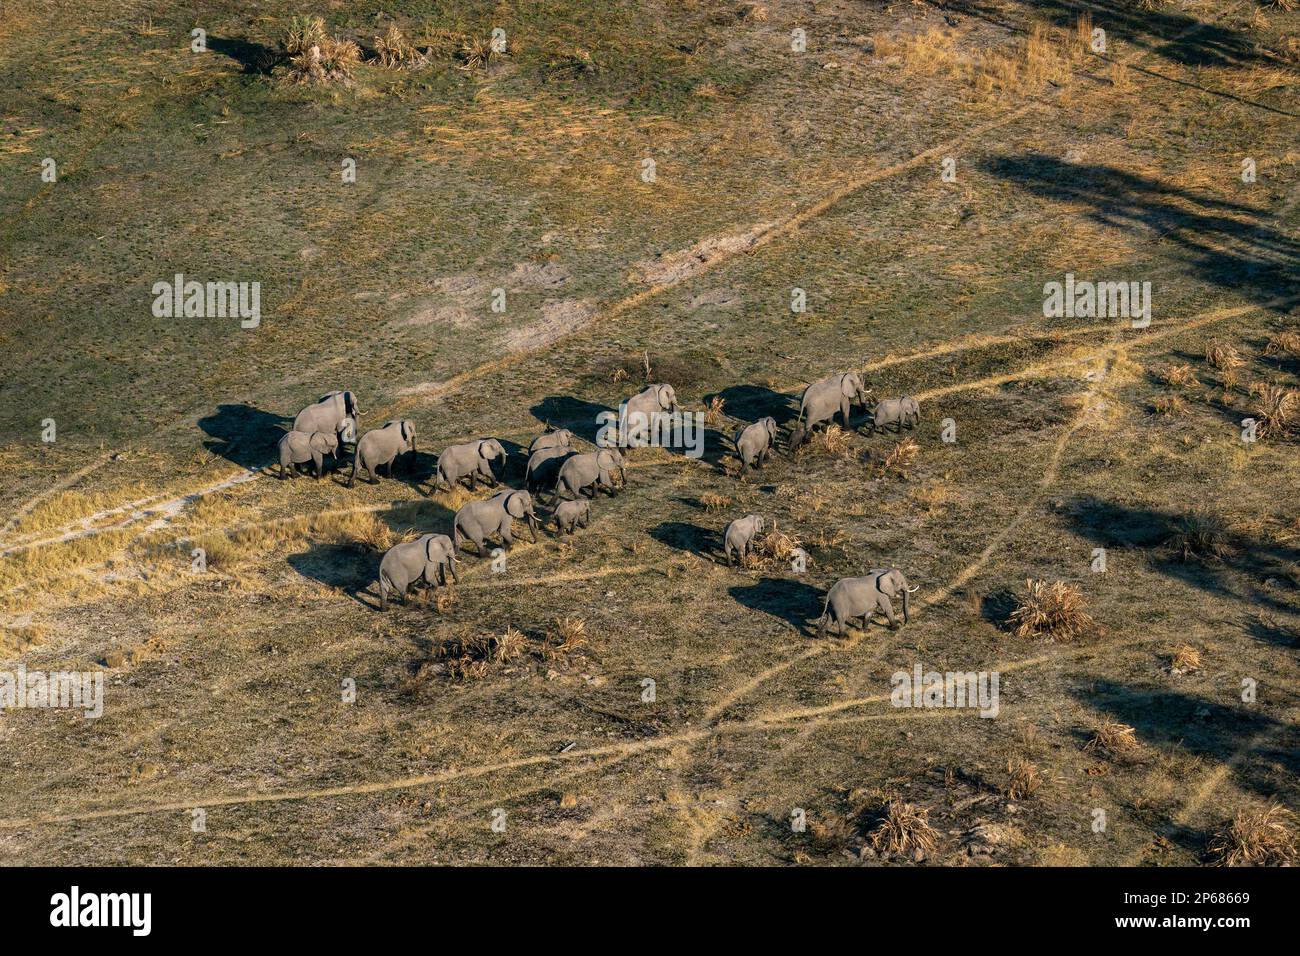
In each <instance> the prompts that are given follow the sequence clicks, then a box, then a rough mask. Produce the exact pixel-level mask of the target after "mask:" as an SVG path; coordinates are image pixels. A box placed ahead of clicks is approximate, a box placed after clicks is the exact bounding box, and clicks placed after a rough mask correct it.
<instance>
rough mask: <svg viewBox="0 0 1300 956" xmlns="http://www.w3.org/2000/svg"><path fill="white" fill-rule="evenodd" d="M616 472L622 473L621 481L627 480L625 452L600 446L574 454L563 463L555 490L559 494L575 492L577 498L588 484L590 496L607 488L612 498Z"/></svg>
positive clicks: (559, 495)
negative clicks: (624, 466) (624, 468)
mask: <svg viewBox="0 0 1300 956" xmlns="http://www.w3.org/2000/svg"><path fill="white" fill-rule="evenodd" d="M615 472H617V473H618V477H619V483H620V484H626V478H625V476H624V474H623V455H622V453H620V452H619V450H618V449H617V448H600V449H598V450H596V451H589V452H584V453H582V454H581V455H574V456H573V457H572V458H569V459H567V460H566V461H565V462H564V464H562V465H561V466H560V476H559V477H558V478H557V479H556V481H555V494H556V496H558V497H568V496H570V495H572V496H573V497H574V498H576V497H578V496H579V495H580V494H582V490H583V489H584V488H589V489H590V493H589V495H588V497H591V498H595V497H596V492H597V491H604V492H605V493H606V494H608V495H609V496H610V497H611V498H612V497H613V496H614V489H615V485H614V473H615Z"/></svg>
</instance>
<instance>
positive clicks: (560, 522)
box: [551, 498, 591, 535]
mask: <svg viewBox="0 0 1300 956" xmlns="http://www.w3.org/2000/svg"><path fill="white" fill-rule="evenodd" d="M551 517H552V519H553V520H554V521H555V533H556V534H557V535H560V534H573V529H574V528H575V527H579V528H585V527H587V526H588V525H590V524H591V501H590V500H589V499H587V498H577V499H575V500H573V501H561V502H560V503H559V504H558V505H556V506H555V511H554V512H553V513H552V515H551Z"/></svg>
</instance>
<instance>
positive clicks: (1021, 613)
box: [1011, 580, 1094, 641]
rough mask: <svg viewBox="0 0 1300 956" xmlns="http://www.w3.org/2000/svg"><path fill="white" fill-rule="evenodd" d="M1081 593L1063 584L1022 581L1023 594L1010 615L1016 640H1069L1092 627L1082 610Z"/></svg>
mask: <svg viewBox="0 0 1300 956" xmlns="http://www.w3.org/2000/svg"><path fill="white" fill-rule="evenodd" d="M1083 606H1084V600H1083V592H1082V591H1080V589H1079V587H1078V585H1075V584H1069V583H1067V582H1065V581H1053V582H1051V583H1050V584H1049V583H1048V582H1047V581H1034V580H1027V581H1025V593H1024V594H1023V595H1022V596H1020V598H1019V606H1018V607H1016V609H1015V610H1014V611H1012V612H1011V622H1012V623H1014V624H1015V634H1016V636H1017V637H1050V638H1053V639H1055V640H1060V641H1071V640H1074V639H1075V638H1077V637H1079V636H1081V635H1082V634H1085V633H1087V632H1088V631H1089V630H1091V629H1092V628H1093V626H1094V622H1093V620H1092V618H1091V617H1090V616H1089V615H1088V614H1087V613H1086V612H1085V611H1084V610H1083Z"/></svg>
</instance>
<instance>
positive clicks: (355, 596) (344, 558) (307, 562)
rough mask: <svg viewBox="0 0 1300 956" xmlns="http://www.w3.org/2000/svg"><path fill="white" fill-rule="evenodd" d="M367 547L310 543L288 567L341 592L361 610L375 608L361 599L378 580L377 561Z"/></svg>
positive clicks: (376, 602) (291, 556)
mask: <svg viewBox="0 0 1300 956" xmlns="http://www.w3.org/2000/svg"><path fill="white" fill-rule="evenodd" d="M381 557H382V555H379V554H376V553H375V552H374V551H373V550H371V549H370V548H367V547H364V546H361V545H358V544H355V543H347V544H337V543H331V544H325V543H321V544H313V545H312V546H311V547H309V548H308V549H307V550H306V551H303V552H300V553H298V554H291V555H289V557H288V559H287V560H288V562H289V566H290V567H291V568H293V569H294V570H295V571H297V572H298V573H299V574H301V575H302V576H303V577H305V578H309V579H311V580H313V581H316V582H318V583H320V584H323V585H325V586H326V587H329V588H334V589H336V590H339V591H342V592H343V593H344V594H346V595H347V596H348V597H350V598H352V600H354V601H356V602H357V603H358V604H360V605H361V606H362V607H368V608H376V607H378V606H379V602H378V600H377V599H376V600H375V603H373V604H372V603H370V601H368V600H366V599H365V598H363V597H362V595H363V594H365V595H366V596H367V597H369V596H370V594H369V588H370V585H371V584H373V583H375V582H376V581H377V580H378V578H379V559H380V558H381Z"/></svg>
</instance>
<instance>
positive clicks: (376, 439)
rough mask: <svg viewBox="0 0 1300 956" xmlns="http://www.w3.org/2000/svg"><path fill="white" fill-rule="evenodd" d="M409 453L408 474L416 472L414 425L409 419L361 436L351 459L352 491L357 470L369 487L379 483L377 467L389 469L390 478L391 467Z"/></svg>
mask: <svg viewBox="0 0 1300 956" xmlns="http://www.w3.org/2000/svg"><path fill="white" fill-rule="evenodd" d="M405 452H410V453H411V457H410V458H409V459H407V471H413V470H414V469H415V422H413V421H411V420H410V419H409V418H395V419H393V420H392V421H391V422H385V423H384V424H383V426H382V427H380V428H372V429H371V430H370V431H368V432H366V433H365V434H364V435H362V436H361V440H360V441H358V442H357V449H356V451H355V452H354V453H353V455H352V475H351V477H349V478H348V487H349V488H351V487H352V486H353V484H354V483H355V482H356V480H357V468H358V467H360V468H364V469H365V470H366V474H367V475H368V476H369V481H370V483H371V484H372V485H373V484H376V483H377V482H378V481H379V477H378V473H379V466H380V465H387V466H388V477H389V478H391V477H393V464H394V463H395V462H396V461H397V458H398V456H399V455H401V454H403V453H405Z"/></svg>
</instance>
